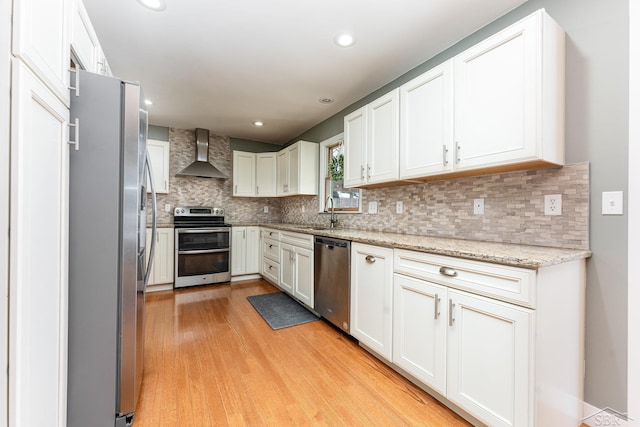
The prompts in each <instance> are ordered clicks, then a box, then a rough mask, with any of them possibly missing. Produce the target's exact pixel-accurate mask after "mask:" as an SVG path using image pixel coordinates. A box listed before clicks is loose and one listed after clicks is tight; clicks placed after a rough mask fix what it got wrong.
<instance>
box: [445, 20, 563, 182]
mask: <svg viewBox="0 0 640 427" xmlns="http://www.w3.org/2000/svg"><path fill="white" fill-rule="evenodd" d="M564 46H565V42H564V32H563V31H562V29H561V28H560V27H559V26H558V25H557V24H556V23H555V22H554V21H553V20H552V19H551V18H550V17H549V15H547V14H546V13H545V12H544V10H539V11H537V12H535V13H533V14H532V15H530V16H528V17H526V18H525V19H523V20H521V21H519V22H517V23H515V24H514V25H511V26H510V27H508V28H506V29H505V30H503V31H501V32H499V33H497V34H495V35H494V36H492V37H489V38H488V39H486V40H484V41H483V42H481V43H478V44H477V45H475V46H474V47H472V48H470V49H468V50H467V51H465V52H463V53H462V54H460V55H458V56H456V57H455V59H454V60H455V65H454V67H455V78H454V92H455V133H454V137H455V141H456V160H455V163H456V164H455V167H456V168H457V169H472V168H478V167H484V166H500V165H505V164H514V163H523V162H538V163H542V164H549V163H551V164H558V165H561V164H564V56H565V54H564Z"/></svg>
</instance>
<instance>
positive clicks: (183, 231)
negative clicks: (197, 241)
mask: <svg viewBox="0 0 640 427" xmlns="http://www.w3.org/2000/svg"><path fill="white" fill-rule="evenodd" d="M177 230H178V234H196V233H197V234H206V233H228V232H229V229H228V228H207V229H206V230H203V229H197V230H196V229H177Z"/></svg>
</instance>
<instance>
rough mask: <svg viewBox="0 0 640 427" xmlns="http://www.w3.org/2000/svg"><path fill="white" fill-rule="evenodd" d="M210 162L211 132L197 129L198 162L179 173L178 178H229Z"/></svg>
mask: <svg viewBox="0 0 640 427" xmlns="http://www.w3.org/2000/svg"><path fill="white" fill-rule="evenodd" d="M208 160H209V131H208V130H207V129H196V160H195V162H193V163H191V164H190V165H189V166H187V167H186V168H184V169H182V170H181V171H180V172H178V173H177V175H178V176H199V177H201V178H221V179H229V177H228V176H227V175H226V174H225V173H223V172H222V171H220V170H219V169H218V168H216V167H215V166H213V165H212V164H211V163H209V162H208Z"/></svg>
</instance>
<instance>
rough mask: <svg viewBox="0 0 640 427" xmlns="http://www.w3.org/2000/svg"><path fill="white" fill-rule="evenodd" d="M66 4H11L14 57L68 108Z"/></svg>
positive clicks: (64, 0)
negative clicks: (26, 66)
mask: <svg viewBox="0 0 640 427" xmlns="http://www.w3.org/2000/svg"><path fill="white" fill-rule="evenodd" d="M71 16H72V15H71V14H70V13H69V0H19V1H18V0H14V2H13V53H14V54H15V55H16V56H17V57H18V58H20V59H22V60H23V61H24V63H25V64H27V65H28V66H29V68H31V70H32V71H33V72H34V73H35V74H36V75H37V76H38V77H40V78H41V79H42V81H44V82H45V84H46V85H47V86H48V87H49V89H50V90H51V91H52V92H53V93H54V94H55V95H56V96H57V97H58V98H60V99H61V100H62V101H63V102H64V104H65V105H66V106H67V107H68V106H69V71H68V70H69V55H70V53H69V28H70V22H69V21H70V19H69V18H70V17H71Z"/></svg>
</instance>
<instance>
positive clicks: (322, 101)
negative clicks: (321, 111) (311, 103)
mask: <svg viewBox="0 0 640 427" xmlns="http://www.w3.org/2000/svg"><path fill="white" fill-rule="evenodd" d="M318 101H320V103H321V104H331V103H333V101H335V100H334V99H333V98H320V99H318Z"/></svg>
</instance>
